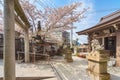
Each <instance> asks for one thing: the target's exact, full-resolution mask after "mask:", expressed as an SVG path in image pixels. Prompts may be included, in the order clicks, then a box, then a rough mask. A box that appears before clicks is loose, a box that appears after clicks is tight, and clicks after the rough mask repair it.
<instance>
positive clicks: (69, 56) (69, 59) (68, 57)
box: [65, 48, 73, 62]
mask: <svg viewBox="0 0 120 80" xmlns="http://www.w3.org/2000/svg"><path fill="white" fill-rule="evenodd" d="M65 59H66V61H67V62H73V59H72V51H71V49H70V48H67V49H66V53H65Z"/></svg>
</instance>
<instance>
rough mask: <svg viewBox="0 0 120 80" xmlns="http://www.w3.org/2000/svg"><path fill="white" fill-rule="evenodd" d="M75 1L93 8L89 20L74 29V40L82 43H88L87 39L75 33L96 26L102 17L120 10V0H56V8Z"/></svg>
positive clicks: (89, 12)
mask: <svg viewBox="0 0 120 80" xmlns="http://www.w3.org/2000/svg"><path fill="white" fill-rule="evenodd" d="M73 1H81V2H83V3H84V4H85V5H84V7H88V6H89V7H90V8H91V10H89V11H88V12H87V13H86V16H87V18H86V19H84V20H82V21H81V22H80V23H76V24H75V25H76V26H77V29H74V39H76V38H79V42H80V43H85V42H87V37H86V36H78V35H77V34H75V32H77V31H81V30H84V29H87V28H90V27H92V26H94V25H95V24H97V23H98V22H99V20H100V18H101V17H103V16H105V15H108V14H110V13H112V12H114V11H117V10H119V9H120V0H54V2H55V5H56V6H64V5H66V4H68V3H70V2H73Z"/></svg>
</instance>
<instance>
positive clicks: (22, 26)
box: [15, 15, 26, 30]
mask: <svg viewBox="0 0 120 80" xmlns="http://www.w3.org/2000/svg"><path fill="white" fill-rule="evenodd" d="M15 22H16V23H17V24H18V25H19V26H20V27H21V28H22V29H24V30H25V29H26V25H25V24H23V23H22V21H21V20H20V19H19V18H18V16H17V15H15Z"/></svg>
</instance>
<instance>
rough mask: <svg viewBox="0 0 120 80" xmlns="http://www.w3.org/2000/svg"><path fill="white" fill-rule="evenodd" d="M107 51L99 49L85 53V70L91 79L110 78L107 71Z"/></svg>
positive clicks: (105, 79) (107, 79) (108, 79)
mask: <svg viewBox="0 0 120 80" xmlns="http://www.w3.org/2000/svg"><path fill="white" fill-rule="evenodd" d="M107 53H109V52H108V51H105V50H100V51H95V52H91V53H89V54H87V56H86V57H87V59H88V69H87V72H88V73H89V75H90V76H91V78H92V80H110V74H109V73H107V61H108V60H109V54H107Z"/></svg>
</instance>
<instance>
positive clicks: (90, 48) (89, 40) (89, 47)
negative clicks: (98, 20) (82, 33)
mask: <svg viewBox="0 0 120 80" xmlns="http://www.w3.org/2000/svg"><path fill="white" fill-rule="evenodd" d="M91 40H92V36H91V35H90V34H88V52H91V50H92V47H91Z"/></svg>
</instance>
